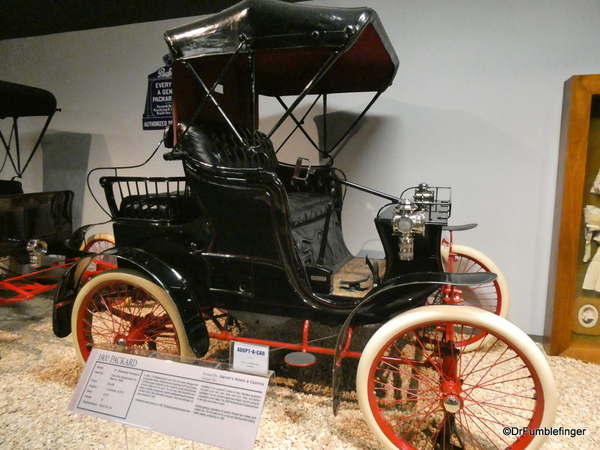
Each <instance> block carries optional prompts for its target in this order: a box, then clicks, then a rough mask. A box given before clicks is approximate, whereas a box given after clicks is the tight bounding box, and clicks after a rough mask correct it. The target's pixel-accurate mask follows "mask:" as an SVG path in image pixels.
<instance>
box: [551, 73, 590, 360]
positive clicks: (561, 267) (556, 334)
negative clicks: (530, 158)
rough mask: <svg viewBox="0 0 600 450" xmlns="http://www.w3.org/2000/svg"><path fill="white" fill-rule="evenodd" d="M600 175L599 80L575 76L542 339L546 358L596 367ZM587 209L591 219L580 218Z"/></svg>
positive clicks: (564, 126)
mask: <svg viewBox="0 0 600 450" xmlns="http://www.w3.org/2000/svg"><path fill="white" fill-rule="evenodd" d="M599 175H600V75H577V76H573V77H571V78H570V79H569V80H567V81H566V82H565V88H564V98H563V112H562V123H561V137H560V149H559V162H558V176H557V189H556V203H555V215H554V228H553V234H552V254H551V260H550V276H549V283H548V305H547V309H546V321H545V330H544V337H545V347H546V351H547V352H548V354H549V355H561V356H569V357H572V358H577V359H581V360H584V361H589V362H595V363H600V320H598V312H599V311H600V290H599V289H600V253H598V255H596V253H597V252H600V228H599V227H598V226H597V225H595V215H594V214H595V213H596V212H598V214H599V216H598V217H599V219H598V224H599V225H600V209H598V210H596V209H595V208H600V191H598V190H595V192H593V193H592V192H591V189H592V186H593V185H594V182H595V180H596V177H597V176H599ZM588 205H589V207H588V211H590V212H591V213H593V214H587V215H586V217H584V213H583V211H584V207H587V206H588ZM594 238H597V239H594ZM586 251H587V253H588V254H589V259H588V258H587V257H586ZM596 277H597V278H598V280H599V281H598V283H595V282H594V278H596ZM584 286H585V289H584Z"/></svg>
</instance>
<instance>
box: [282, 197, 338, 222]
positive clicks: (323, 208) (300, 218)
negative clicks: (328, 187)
mask: <svg viewBox="0 0 600 450" xmlns="http://www.w3.org/2000/svg"><path fill="white" fill-rule="evenodd" d="M288 200H289V208H290V216H291V223H292V228H296V227H298V226H300V225H302V224H304V223H307V222H310V221H313V220H317V219H319V218H321V217H325V216H326V215H327V206H328V205H329V200H330V198H329V196H328V195H326V194H315V193H314V192H289V193H288Z"/></svg>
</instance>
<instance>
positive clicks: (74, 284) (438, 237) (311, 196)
mask: <svg viewBox="0 0 600 450" xmlns="http://www.w3.org/2000/svg"><path fill="white" fill-rule="evenodd" d="M166 40H167V43H168V45H169V49H170V52H171V55H172V58H173V61H174V64H173V101H174V121H173V126H172V128H171V129H170V131H169V132H168V133H166V135H165V145H166V146H167V147H168V148H170V149H171V150H170V151H169V152H167V153H166V154H165V155H164V156H165V159H166V160H167V161H176V162H166V163H165V164H177V161H179V164H183V169H184V173H185V176H184V177H180V178H140V177H105V178H103V179H102V180H101V183H102V185H103V187H104V189H105V191H106V194H107V201H108V206H109V209H110V212H111V215H112V217H113V219H114V235H115V241H116V246H115V248H113V249H111V250H108V252H110V254H111V255H112V256H113V257H114V258H115V260H116V261H117V268H116V269H114V270H107V271H104V272H103V273H101V274H99V275H97V276H95V277H93V278H91V280H89V281H87V280H82V279H81V277H80V274H81V273H83V272H84V269H85V265H86V264H87V262H88V261H87V260H86V259H83V260H82V261H80V262H78V263H76V264H74V265H73V266H72V267H71V268H70V269H69V270H68V272H67V273H66V274H65V276H64V278H63V279H62V281H61V283H60V285H59V288H58V290H57V295H56V298H55V308H54V331H55V333H56V335H58V336H60V337H64V336H67V335H69V334H70V333H72V334H73V336H74V340H75V343H76V348H77V352H78V354H79V355H80V357H81V358H82V359H83V360H85V359H86V358H87V357H88V355H89V353H90V351H91V349H92V347H94V346H95V345H100V344H110V345H114V346H115V347H117V348H121V349H124V348H126V347H139V348H144V349H147V350H150V351H158V352H167V353H175V354H180V355H183V356H193V357H198V358H200V357H202V356H204V355H205V354H206V352H207V351H208V348H209V342H210V340H211V339H222V340H244V341H246V342H258V343H265V344H268V345H270V346H272V347H286V348H290V349H292V350H295V351H296V354H293V355H292V356H290V358H289V362H290V363H291V364H298V365H303V364H309V363H310V362H311V359H312V358H311V356H310V354H312V353H322V354H330V355H333V356H334V367H333V387H334V410H337V408H338V407H339V388H340V386H339V379H340V376H341V370H342V367H343V365H344V364H343V361H344V358H347V357H355V358H360V363H359V365H358V371H357V381H356V390H357V394H358V398H359V403H360V407H361V409H362V411H363V414H364V417H365V420H366V422H367V423H368V425H369V426H370V427H371V428H372V430H373V432H374V433H375V434H376V435H377V437H378V439H379V440H380V441H381V442H382V444H383V445H384V446H385V447H386V448H403V449H404V448H440V449H442V448H444V449H450V448H452V449H457V448H464V449H472V448H473V449H475V448H481V449H483V448H485V449H488V448H503V449H504V448H511V449H517V448H526V447H527V448H538V447H539V446H541V444H542V442H543V436H535V435H531V434H527V433H523V434H520V435H515V436H510V435H505V434H503V428H504V427H506V426H510V427H518V428H519V429H522V428H524V427H528V428H530V429H535V428H542V427H547V426H550V425H551V424H552V422H553V420H554V413H555V408H556V390H555V386H554V381H553V377H552V374H551V372H550V369H549V367H548V365H547V363H546V361H545V359H544V357H543V355H542V354H541V352H540V351H539V350H538V349H537V347H536V346H535V345H534V344H533V343H532V342H531V340H530V339H529V338H528V337H527V336H526V335H525V334H524V333H523V332H522V331H520V330H519V329H518V328H516V327H515V326H514V325H512V324H510V323H509V322H507V321H506V320H504V319H503V318H501V317H500V315H502V314H500V311H499V310H498V309H496V308H497V306H498V305H497V303H500V302H499V298H500V296H501V289H500V288H499V287H498V283H497V279H496V275H495V274H494V273H491V272H490V271H489V270H487V269H486V270H481V271H479V272H475V273H470V272H471V271H466V270H465V271H461V270H450V269H451V267H450V266H451V263H450V262H449V260H450V259H451V258H449V256H448V254H449V251H448V249H447V248H446V250H444V246H443V245H442V235H443V233H444V231H445V230H448V229H450V230H452V228H448V218H449V216H450V212H451V198H450V190H449V188H442V187H432V186H429V185H427V184H425V183H423V184H421V185H419V186H415V187H412V188H409V189H406V190H405V191H404V192H403V193H402V194H400V195H389V194H385V193H382V192H378V191H375V190H373V189H369V188H366V187H364V186H361V185H358V184H356V183H353V182H350V181H347V180H346V179H345V177H344V176H343V173H342V172H341V171H340V170H338V169H336V168H335V167H334V165H333V156H334V155H335V151H336V150H337V148H338V147H339V146H340V145H341V144H342V143H343V142H344V141H345V140H347V139H349V136H350V133H349V132H347V133H342V134H341V137H338V139H337V141H336V142H330V141H329V140H328V139H331V138H330V134H328V131H329V127H328V125H331V124H329V123H328V121H327V115H328V112H329V111H328V105H329V107H331V106H330V105H331V103H330V101H331V97H335V94H341V95H348V94H349V93H354V92H371V93H372V94H373V98H372V100H371V101H370V102H368V104H367V106H366V108H365V111H364V112H363V113H362V114H359V115H358V116H357V118H356V120H355V121H354V124H353V126H355V125H356V124H357V123H358V122H359V121H360V120H361V119H362V118H363V117H364V114H365V112H366V110H367V109H369V107H370V106H371V105H372V104H373V102H374V101H375V100H376V99H377V98H378V97H379V95H380V94H381V93H382V92H384V91H385V90H386V88H387V87H388V86H389V85H390V84H391V82H392V80H393V78H394V76H395V73H396V70H397V65H398V61H397V56H396V54H395V52H394V50H393V48H392V46H391V44H390V42H389V40H388V38H387V36H386V34H385V32H384V30H383V27H382V24H381V22H380V20H379V18H378V16H377V14H376V13H375V12H374V11H373V10H371V9H368V8H339V9H338V8H325V7H315V6H305V5H296V4H288V3H283V2H278V1H275V0H244V1H242V2H241V3H239V4H237V5H235V6H234V7H232V8H229V9H227V10H225V11H223V12H221V13H219V14H214V15H211V16H207V17H205V18H202V19H201V20H199V21H197V22H195V23H192V24H190V25H187V26H182V27H180V28H176V29H173V30H170V31H168V32H167V33H166ZM265 98H274V99H276V101H277V102H278V103H279V104H280V105H281V106H282V107H283V110H284V113H283V115H282V116H281V118H279V119H277V120H275V121H273V126H272V128H271V129H270V130H268V131H259V100H260V101H262V100H263V99H265ZM318 107H320V108H321V109H320V111H321V113H322V116H320V117H321V119H322V121H321V124H320V130H321V136H318V137H311V136H310V135H309V133H308V132H307V131H306V129H305V128H306V127H305V126H304V125H305V121H306V117H307V116H308V114H309V112H310V111H311V110H313V109H314V108H318ZM290 124H291V125H290ZM286 127H287V128H286ZM285 130H287V132H284V131H285ZM338 131H339V130H338ZM277 133H280V134H281V133H284V136H283V137H281V136H280V135H278V134H277ZM294 133H296V134H298V135H303V136H306V138H307V141H308V142H310V143H312V144H313V145H314V148H316V149H317V150H318V152H319V156H320V161H321V164H319V165H315V166H311V165H310V164H309V162H308V159H307V158H305V155H304V156H302V155H301V157H300V158H299V159H298V162H297V163H296V164H295V165H294V164H285V163H282V162H279V161H278V159H277V153H278V151H279V149H280V148H281V146H284V145H286V144H289V142H288V141H289V137H290V136H291V135H292V134H294ZM339 135H340V133H338V136H339ZM278 136H279V137H278ZM277 139H278V140H279V142H280V145H279V144H278V147H277V148H276V147H275V146H274V142H276V141H277ZM346 189H360V190H363V191H365V192H367V193H370V194H372V195H375V196H379V197H383V198H384V199H387V200H388V201H389V203H388V204H387V205H386V206H384V207H383V208H381V210H380V211H379V213H378V214H377V217H376V218H375V227H376V229H377V231H378V234H379V236H380V238H381V242H382V244H383V248H384V251H385V258H384V259H382V260H375V259H373V260H372V259H369V258H368V257H367V258H355V257H354V255H352V254H351V253H350V251H349V250H348V249H347V247H346V245H345V243H344V237H343V233H342V224H341V213H342V205H343V202H344V194H345V191H346ZM458 228H460V227H458ZM465 228H466V227H465ZM450 252H451V250H450ZM465 272H469V273H465ZM480 286H484V287H485V286H487V287H490V286H491V287H492V288H493V290H494V292H495V293H496V294H495V295H496V297H495V299H496V300H495V302H494V304H493V305H492V306H491V309H492V312H490V311H487V310H486V305H485V294H482V295H481V296H479V304H478V305H477V306H478V307H474V306H464V305H462V306H456V304H460V303H467V301H466V295H467V293H469V292H470V293H475V294H474V296H475V297H477V296H478V294H477V292H478V291H477V289H478V287H480ZM480 292H481V291H480ZM288 318H296V319H297V318H301V319H304V320H305V325H304V329H303V330H301V334H302V336H303V340H302V342H301V343H298V344H292V343H289V342H287V343H284V342H275V341H271V340H269V341H266V340H263V339H260V338H250V337H242V336H241V335H239V334H238V333H237V332H236V329H237V327H238V326H239V325H240V323H252V324H259V325H260V324H265V325H269V324H272V323H275V322H284V321H286V320H287V319H288ZM311 321H315V322H319V323H324V324H329V325H333V326H338V327H339V328H338V329H339V337H338V339H337V344H336V345H335V346H334V347H333V348H325V347H317V346H313V345H311V344H310V343H309V340H308V334H309V324H310V322H311ZM374 324H376V325H380V328H379V329H378V330H377V331H376V332H375V334H374V335H373V337H372V338H371V339H370V340H369V342H368V344H367V345H366V347H365V348H364V349H363V351H362V352H357V351H352V350H350V343H351V338H352V332H353V330H354V329H355V328H356V327H359V326H362V325H374Z"/></svg>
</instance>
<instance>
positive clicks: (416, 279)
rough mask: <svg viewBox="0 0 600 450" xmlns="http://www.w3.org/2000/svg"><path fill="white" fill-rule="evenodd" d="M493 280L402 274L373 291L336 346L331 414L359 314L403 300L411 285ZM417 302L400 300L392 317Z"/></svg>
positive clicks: (352, 315)
mask: <svg viewBox="0 0 600 450" xmlns="http://www.w3.org/2000/svg"><path fill="white" fill-rule="evenodd" d="M495 279H496V274H495V273H490V272H482V273H448V272H417V273H410V274H406V275H401V276H398V277H395V278H392V279H391V280H389V281H388V282H386V283H384V284H382V285H381V286H378V287H376V288H375V289H373V290H372V291H371V292H370V293H369V295H367V296H366V297H365V298H364V299H363V301H362V302H360V303H359V304H358V305H357V306H356V307H355V308H354V309H353V310H352V312H351V313H350V315H348V317H347V318H346V321H345V322H344V325H342V328H341V330H340V333H339V335H338V338H337V342H336V344H335V356H334V358H333V371H332V372H333V380H332V387H333V414H334V415H337V411H338V409H339V406H340V401H341V398H342V396H341V394H342V393H341V389H340V386H341V380H342V360H343V353H344V351H345V350H347V348H346V347H347V345H348V329H349V328H350V327H353V326H354V325H356V323H357V320H358V319H359V317H360V315H361V314H365V313H367V314H368V312H369V311H370V310H377V309H380V308H382V305H385V306H386V307H387V306H388V305H389V301H390V298H393V297H402V296H403V292H402V291H403V290H404V288H406V287H407V286H411V285H419V284H420V285H426V286H430V287H431V288H435V289H437V288H438V287H439V286H441V285H445V284H450V285H454V286H457V285H459V286H477V285H481V284H486V283H491V282H492V281H494V280H495ZM417 300H418V299H406V298H404V299H403V302H402V304H401V306H402V307H401V308H400V309H395V310H394V314H393V315H397V314H400V313H403V312H405V311H408V310H410V309H412V308H415V307H417V306H420V303H419V304H416V301H417Z"/></svg>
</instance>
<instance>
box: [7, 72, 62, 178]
mask: <svg viewBox="0 0 600 450" xmlns="http://www.w3.org/2000/svg"><path fill="white" fill-rule="evenodd" d="M56 111H58V110H57V109H56V97H54V94H52V93H51V92H48V91H46V90H44V89H39V88H34V87H31V86H24V85H22V84H17V83H9V82H8V81H0V119H6V118H8V117H10V118H12V127H11V130H10V134H9V136H8V137H6V136H4V134H2V131H1V130H0V139H1V140H2V144H3V145H4V149H5V151H6V155H5V158H4V159H3V160H0V172H1V171H2V169H3V168H4V165H5V164H4V163H5V162H6V159H8V160H9V161H10V163H11V165H12V167H13V169H14V171H15V174H16V177H18V178H21V177H22V176H23V173H24V172H25V169H27V166H28V165H29V162H30V161H31V158H33V155H34V154H35V152H36V151H37V149H38V147H39V145H40V143H41V142H42V138H43V137H44V134H45V133H46V130H47V129H48V125H50V121H51V120H52V117H53V116H54V113H55V112H56ZM37 116H41V117H46V118H47V119H46V123H45V124H44V126H43V128H42V130H41V132H40V135H39V137H38V139H37V142H36V143H35V145H34V147H33V149H32V150H31V153H30V154H29V157H28V158H27V161H26V162H25V164H22V161H21V146H20V142H19V126H18V121H17V119H19V118H21V117H37ZM13 142H14V145H13ZM12 147H14V148H12Z"/></svg>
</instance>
